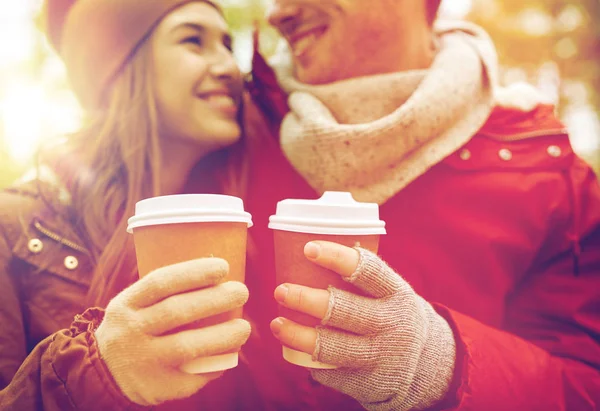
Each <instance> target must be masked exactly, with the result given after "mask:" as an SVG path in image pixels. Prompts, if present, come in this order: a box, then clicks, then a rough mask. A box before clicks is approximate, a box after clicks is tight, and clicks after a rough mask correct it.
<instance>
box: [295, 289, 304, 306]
mask: <svg viewBox="0 0 600 411" xmlns="http://www.w3.org/2000/svg"><path fill="white" fill-rule="evenodd" d="M294 290H295V292H294V293H293V294H294V298H293V300H294V301H293V303H294V304H295V305H296V306H298V307H300V306H302V303H304V300H305V299H306V296H305V295H304V291H305V290H304V288H302V287H294Z"/></svg>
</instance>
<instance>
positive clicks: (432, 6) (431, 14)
mask: <svg viewBox="0 0 600 411" xmlns="http://www.w3.org/2000/svg"><path fill="white" fill-rule="evenodd" d="M425 1H426V2H427V4H426V6H427V21H428V22H429V24H433V22H434V21H435V17H436V16H437V13H438V10H439V8H440V3H441V2H442V0H425Z"/></svg>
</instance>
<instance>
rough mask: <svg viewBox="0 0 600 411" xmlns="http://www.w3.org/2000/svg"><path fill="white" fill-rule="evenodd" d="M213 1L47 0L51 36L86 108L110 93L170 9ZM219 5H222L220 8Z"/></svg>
mask: <svg viewBox="0 0 600 411" xmlns="http://www.w3.org/2000/svg"><path fill="white" fill-rule="evenodd" d="M191 1H204V2H206V3H209V4H211V5H213V6H215V7H217V6H216V5H215V4H214V3H213V2H212V1H211V0H77V1H75V0H47V3H48V5H47V7H48V36H49V39H50V41H51V43H52V44H53V46H54V47H55V48H56V50H57V51H58V52H59V53H60V55H61V57H62V59H63V61H64V63H65V66H66V68H67V72H68V76H69V80H70V82H71V87H72V88H73V91H74V92H75V94H76V95H77V97H78V98H79V100H80V102H81V104H82V105H83V106H84V107H85V108H87V109H97V108H102V107H103V103H104V100H103V99H104V98H105V95H104V94H105V92H106V90H107V88H108V87H109V86H110V84H111V82H112V81H113V80H114V78H115V76H116V75H117V74H118V73H119V71H120V70H121V68H122V67H123V65H124V64H125V63H126V62H127V60H128V59H129V57H130V56H131V54H132V53H133V52H134V51H135V49H136V47H137V46H138V45H139V43H140V42H141V41H142V40H143V39H144V38H145V37H146V36H147V35H148V33H149V32H150V31H151V30H152V29H153V28H154V26H155V25H156V24H158V22H159V21H160V20H161V19H162V18H163V17H164V16H165V15H167V14H168V13H169V12H170V11H171V10H173V9H175V8H177V7H179V6H181V5H183V4H185V3H189V2H191ZM217 8H218V7H217Z"/></svg>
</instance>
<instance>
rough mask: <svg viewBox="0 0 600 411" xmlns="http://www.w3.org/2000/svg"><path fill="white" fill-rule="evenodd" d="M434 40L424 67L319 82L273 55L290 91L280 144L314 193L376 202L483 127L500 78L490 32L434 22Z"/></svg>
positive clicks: (280, 78)
mask: <svg viewBox="0 0 600 411" xmlns="http://www.w3.org/2000/svg"><path fill="white" fill-rule="evenodd" d="M436 37H437V39H438V41H439V49H438V51H437V54H436V57H435V59H434V61H433V64H432V65H431V67H430V68H429V69H428V70H420V71H409V72H398V73H392V74H383V75H375V76H369V77H361V78H353V79H349V80H344V81H339V82H335V83H331V84H325V85H318V86H312V85H307V84H302V83H300V82H298V81H297V80H295V79H294V77H293V74H292V67H291V63H290V61H291V59H290V58H289V55H286V53H280V54H278V55H277V56H276V58H275V59H273V60H272V61H271V64H272V66H273V68H274V70H275V73H276V75H277V78H278V81H279V84H280V85H281V86H282V88H283V89H284V90H285V91H286V92H287V93H289V105H290V113H288V114H287V115H286V117H285V118H284V120H283V123H282V125H281V147H282V150H283V152H284V154H285V156H286V157H287V158H288V160H289V161H290V163H291V164H292V165H293V167H294V168H295V169H296V170H297V171H298V172H299V173H300V174H301V175H302V176H303V177H304V178H305V179H306V181H307V182H308V183H309V184H310V185H311V186H312V187H313V188H314V189H315V190H316V191H318V192H320V193H322V192H324V191H327V190H337V191H350V192H352V194H353V195H354V198H355V199H357V200H359V201H368V202H376V203H378V204H383V203H384V202H386V201H387V200H388V199H389V198H391V197H392V196H394V195H395V194H396V193H398V192H399V191H400V190H402V188H404V187H405V186H406V185H408V184H409V183H410V182H412V181H413V180H414V179H416V178H417V177H419V176H420V175H422V174H423V173H425V171H427V170H428V169H429V168H430V167H432V166H433V165H435V164H436V163H438V162H439V161H441V160H442V159H443V158H445V157H446V156H448V155H450V154H451V153H452V152H454V151H455V150H456V149H458V148H459V147H460V146H462V145H464V144H465V143H466V142H467V141H469V140H470V139H471V137H472V136H473V135H474V134H475V133H477V131H478V130H479V129H480V128H481V127H482V125H483V124H484V123H485V121H486V120H487V118H488V116H489V114H490V112H491V110H492V108H493V105H494V88H495V84H496V77H497V74H496V71H497V57H496V51H495V48H494V46H493V44H492V42H491V40H490V38H489V37H488V35H487V34H486V33H485V32H484V31H483V30H482V29H481V28H479V27H477V26H475V25H472V24H468V23H464V22H452V23H449V22H438V24H437V25H436Z"/></svg>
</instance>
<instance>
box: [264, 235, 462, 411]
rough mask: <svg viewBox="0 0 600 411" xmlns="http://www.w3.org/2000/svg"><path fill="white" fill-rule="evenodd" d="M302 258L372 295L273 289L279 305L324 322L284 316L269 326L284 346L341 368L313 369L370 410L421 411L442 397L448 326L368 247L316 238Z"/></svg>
mask: <svg viewBox="0 0 600 411" xmlns="http://www.w3.org/2000/svg"><path fill="white" fill-rule="evenodd" d="M305 255H306V257H307V258H309V259H310V260H311V261H313V262H314V263H315V264H318V265H320V266H322V267H325V268H328V269H330V270H332V271H334V272H337V273H338V274H340V275H341V276H342V278H344V280H346V281H348V282H349V283H351V284H353V285H354V286H355V287H357V288H358V289H360V290H361V291H362V292H364V293H365V294H366V295H367V297H363V296H359V295H357V294H353V293H349V292H346V291H342V290H339V289H336V288H333V287H330V288H329V290H316V289H312V288H308V287H303V286H299V285H293V284H282V285H280V286H279V287H278V288H277V289H276V290H275V299H276V300H277V301H278V302H279V303H280V304H282V305H284V306H285V307H287V308H290V309H293V310H296V311H299V312H302V313H306V314H309V315H312V316H313V317H316V318H318V319H321V320H322V321H321V324H322V326H320V327H317V329H314V328H311V327H305V326H302V325H299V324H296V323H294V322H292V321H290V320H287V319H284V318H277V319H275V320H274V321H273V322H272V323H271V330H272V332H273V334H274V335H275V336H276V337H277V338H278V339H279V340H280V341H281V342H282V343H283V344H285V345H286V346H289V347H290V348H293V349H296V350H299V351H303V352H306V353H308V354H312V356H313V360H315V361H320V362H323V363H326V364H332V365H337V366H338V367H339V368H338V369H335V370H312V376H313V378H314V379H315V380H316V381H318V382H320V383H322V384H323V385H326V386H329V387H331V388H334V389H336V390H338V391H341V392H343V393H345V394H348V395H350V396H352V397H354V398H355V399H357V400H358V401H360V402H361V404H362V405H363V406H364V407H365V408H367V409H382V410H383V409H385V410H389V409H394V410H409V409H424V408H427V407H429V406H431V405H433V404H435V403H436V402H438V401H440V400H441V399H442V398H443V397H444V395H445V393H446V391H447V390H448V386H449V384H450V380H451V379H452V374H453V370H454V359H455V342H454V337H453V334H452V330H451V329H450V327H449V325H448V323H447V322H446V321H445V320H444V319H443V318H442V317H441V316H439V315H438V314H437V313H436V312H435V311H434V309H433V308H432V307H431V305H430V304H429V303H427V302H426V301H425V300H423V299H422V298H421V297H420V296H418V295H417V294H416V293H415V292H414V291H413V289H412V288H411V287H410V285H409V284H408V283H407V282H406V281H404V280H403V279H402V278H401V277H400V276H399V275H398V274H397V273H395V272H394V271H393V270H392V269H391V268H390V267H389V266H388V265H387V264H385V262H383V261H382V260H381V259H380V258H379V257H377V256H376V255H375V254H373V253H371V252H369V251H366V250H363V249H360V248H356V249H353V248H348V247H345V246H342V245H339V244H334V243H329V242H323V241H316V242H311V243H308V244H307V245H306V247H305Z"/></svg>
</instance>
